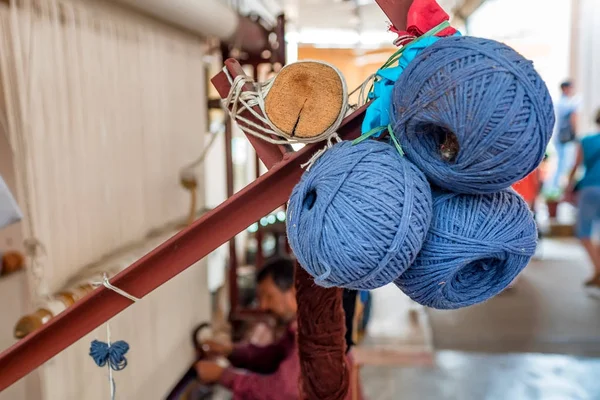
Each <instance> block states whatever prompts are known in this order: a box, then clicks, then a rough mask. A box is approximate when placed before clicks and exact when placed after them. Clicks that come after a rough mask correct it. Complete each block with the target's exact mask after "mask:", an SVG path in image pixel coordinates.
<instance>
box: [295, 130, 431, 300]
mask: <svg viewBox="0 0 600 400" xmlns="http://www.w3.org/2000/svg"><path fill="white" fill-rule="evenodd" d="M431 202H432V200H431V188H430V186H429V183H428V182H427V180H426V178H425V176H424V175H423V174H422V173H421V172H420V171H419V170H418V169H417V168H416V167H415V166H414V165H413V164H411V163H410V162H409V161H408V160H406V158H404V157H401V156H400V155H399V154H398V152H397V150H396V149H395V148H394V147H393V146H391V145H390V144H388V143H382V142H377V141H374V140H366V141H364V142H362V143H359V144H356V145H352V143H351V142H341V143H338V144H336V145H334V146H333V147H332V148H331V149H329V150H327V151H326V152H325V153H324V154H323V155H322V156H321V157H320V158H319V159H318V160H317V162H316V163H315V164H314V165H313V166H312V167H311V168H310V169H309V170H308V171H306V172H305V173H304V175H303V176H302V179H301V180H300V182H299V183H298V185H296V187H295V188H294V190H293V192H292V195H291V197H290V201H289V206H288V214H287V218H288V221H287V234H288V239H289V242H290V246H291V247H292V249H293V250H294V254H295V255H296V257H297V259H298V261H299V262H300V265H302V266H303V267H304V269H306V271H307V272H308V273H309V274H310V275H312V276H313V277H314V278H315V283H316V284H317V285H320V286H323V287H333V286H336V287H344V288H348V289H360V290H370V289H375V288H377V287H380V286H383V285H386V284H388V283H391V282H393V281H394V279H396V278H397V277H398V276H400V274H402V272H404V271H405V270H406V268H408V266H409V265H410V264H411V263H412V262H413V261H414V259H415V257H416V256H417V253H418V252H419V250H420V249H421V246H422V244H423V240H424V238H425V235H426V233H427V229H428V228H429V223H430V221H431Z"/></svg>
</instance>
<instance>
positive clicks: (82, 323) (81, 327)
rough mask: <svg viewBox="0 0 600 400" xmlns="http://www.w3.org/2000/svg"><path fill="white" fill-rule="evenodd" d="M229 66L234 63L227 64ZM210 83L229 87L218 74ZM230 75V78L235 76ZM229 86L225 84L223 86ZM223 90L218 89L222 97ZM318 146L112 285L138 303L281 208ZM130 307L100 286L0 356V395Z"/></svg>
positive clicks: (351, 134) (355, 119) (347, 128)
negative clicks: (132, 297)
mask: <svg viewBox="0 0 600 400" xmlns="http://www.w3.org/2000/svg"><path fill="white" fill-rule="evenodd" d="M229 65H233V66H234V67H235V64H234V63H231V62H230V63H229ZM220 75H221V76H220V77H219V78H218V79H215V80H214V82H223V79H225V82H228V81H227V79H226V78H225V77H224V76H223V73H221V74H220ZM234 76H235V75H234ZM227 85H228V83H227ZM227 87H228V86H225V87H223V85H221V84H220V86H219V88H220V89H221V90H220V91H221V93H223V92H224V91H227V90H228V89H226V88H227ZM363 112H364V107H363V108H362V109H360V110H358V111H356V112H355V113H353V114H352V115H350V116H348V117H347V118H346V119H345V120H344V122H343V125H342V127H340V129H339V134H340V136H341V137H342V138H345V139H352V138H355V137H357V136H358V135H359V134H360V123H361V119H362V118H361V117H362V115H363ZM321 146H322V144H313V145H308V146H306V147H304V148H303V149H302V150H300V151H298V152H294V153H288V154H286V155H285V157H283V160H282V162H280V163H277V164H274V165H271V168H270V170H269V171H268V172H267V173H265V174H264V175H262V176H261V177H260V178H258V179H257V180H256V181H254V182H253V183H251V184H250V185H248V186H247V187H245V188H244V189H242V190H241V191H240V192H238V193H236V194H235V195H233V196H232V197H231V198H229V199H228V200H227V201H225V202H224V203H222V204H221V205H219V206H218V207H217V208H215V209H214V210H212V211H211V212H209V213H208V214H206V215H204V216H203V217H202V218H200V219H198V220H197V221H196V222H195V223H194V224H193V225H191V226H190V227H188V228H186V229H185V230H183V231H181V232H179V233H178V234H177V235H175V236H174V237H173V238H171V239H169V240H167V241H166V242H165V243H163V244H162V245H161V246H159V247H158V248H157V249H155V250H154V251H152V252H150V253H149V254H147V255H146V256H144V257H143V258H142V259H140V260H139V261H137V262H135V263H134V264H133V265H131V266H130V267H128V268H127V269H125V270H124V271H122V272H121V273H119V274H118V275H116V276H115V277H114V278H113V279H112V280H111V282H112V284H113V285H115V286H117V287H119V288H121V289H123V290H124V291H126V292H128V293H131V294H132V295H134V296H136V297H138V298H141V297H144V296H146V295H147V294H148V293H150V292H152V291H153V290H155V289H156V288H157V287H159V286H160V285H162V284H163V283H165V282H167V281H169V280H170V279H172V278H174V277H175V276H177V275H178V274H179V273H181V272H182V271H184V270H185V269H187V268H188V267H190V266H191V265H193V264H195V263H196V262H197V261H198V260H201V259H202V258H204V257H205V256H207V255H208V254H209V253H210V252H212V251H213V250H215V249H216V248H218V247H219V246H220V245H222V244H223V243H225V242H227V241H228V240H229V239H231V238H232V237H233V236H234V235H236V234H237V233H239V232H241V231H242V230H244V229H246V228H247V227H248V226H250V225H251V224H252V223H253V222H255V221H256V220H257V219H259V218H261V217H262V216H264V215H266V214H268V213H269V212H271V211H273V210H274V209H275V208H277V207H279V206H280V205H282V204H284V203H285V202H286V201H287V200H288V198H289V195H290V193H291V191H292V189H293V187H294V185H295V184H296V183H297V182H298V180H299V179H300V177H301V175H302V172H303V170H302V168H301V167H300V165H301V164H303V163H305V162H307V161H308V160H309V159H310V157H311V156H312V155H313V154H314V152H315V151H316V150H317V149H318V148H320V147H321ZM130 305H131V301H129V300H127V299H126V298H124V297H122V296H120V295H119V294H116V293H115V292H113V291H111V290H109V289H106V288H104V287H100V288H98V289H96V290H95V291H94V292H92V293H91V294H89V295H88V296H87V297H86V298H84V299H82V300H81V301H79V302H78V303H76V304H75V305H73V306H72V307H70V308H68V309H67V310H66V311H64V312H63V313H61V314H59V315H58V316H57V317H56V318H53V319H52V320H51V321H50V322H49V323H48V324H47V325H45V326H44V327H43V328H41V329H40V330H38V331H36V332H34V333H32V334H31V335H29V336H27V337H26V338H25V339H23V340H21V341H19V342H18V343H16V344H15V345H14V346H12V347H10V348H9V349H7V350H6V351H4V352H3V353H2V354H1V355H0V391H2V390H4V389H6V388H7V387H8V386H10V385H11V384H13V383H14V382H16V381H17V380H19V379H21V378H22V377H24V376H25V375H27V374H28V373H29V372H31V371H32V370H34V369H35V368H37V367H39V366H40V365H42V364H43V363H44V362H46V361H48V360H49V359H50V358H52V357H54V356H55V355H56V354H58V353H59V352H61V351H62V350H64V349H66V348H67V347H68V346H70V345H71V344H72V343H74V342H75V341H77V340H79V339H81V338H82V337H83V336H85V335H86V334H88V333H89V332H91V331H92V330H94V329H95V328H97V327H98V326H100V325H102V324H103V323H105V322H106V321H108V320H109V319H111V318H112V317H114V316H115V315H117V314H118V313H119V312H121V311H123V310H124V309H125V308H127V307H129V306H130Z"/></svg>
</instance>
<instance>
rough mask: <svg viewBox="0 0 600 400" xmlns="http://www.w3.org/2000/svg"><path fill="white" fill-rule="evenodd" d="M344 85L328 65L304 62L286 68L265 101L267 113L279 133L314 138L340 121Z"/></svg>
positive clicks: (276, 79) (279, 75) (275, 81)
mask: <svg viewBox="0 0 600 400" xmlns="http://www.w3.org/2000/svg"><path fill="white" fill-rule="evenodd" d="M344 85H345V84H344V82H343V81H342V78H341V77H340V76H339V74H338V72H337V71H336V70H335V69H334V68H333V67H331V66H329V65H327V64H322V63H319V62H314V61H301V62H297V63H294V64H290V65H288V66H286V67H285V68H283V69H282V70H281V71H280V72H279V74H277V76H276V77H275V80H274V82H273V86H272V87H271V90H269V93H268V94H267V97H266V99H265V112H266V114H267V117H268V118H269V119H270V120H271V122H272V123H273V125H275V126H276V127H277V128H278V129H279V130H281V131H282V132H285V133H286V134H287V135H288V136H290V137H294V138H299V139H301V138H312V137H315V136H319V135H320V134H322V133H323V132H325V131H326V130H327V129H328V128H329V127H330V126H331V125H333V123H334V122H335V121H336V120H337V118H338V116H339V115H340V112H341V110H342V107H343V104H344Z"/></svg>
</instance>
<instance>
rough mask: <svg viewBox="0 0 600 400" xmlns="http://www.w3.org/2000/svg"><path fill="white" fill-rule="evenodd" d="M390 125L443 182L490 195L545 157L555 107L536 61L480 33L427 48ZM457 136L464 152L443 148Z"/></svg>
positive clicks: (400, 88) (397, 96)
mask: <svg viewBox="0 0 600 400" xmlns="http://www.w3.org/2000/svg"><path fill="white" fill-rule="evenodd" d="M391 117H392V126H393V129H394V132H395V133H396V136H397V137H398V139H399V140H400V143H401V144H402V147H403V149H404V151H405V153H406V156H407V157H408V158H409V159H410V160H411V161H412V162H413V163H415V164H416V165H417V166H418V167H419V168H420V169H421V170H422V171H423V172H424V173H425V175H427V177H428V178H429V179H430V180H431V181H432V182H433V183H435V184H436V185H439V186H440V187H443V188H446V189H449V190H452V191H455V192H460V193H471V194H478V193H491V192H495V191H498V190H501V189H506V188H508V187H509V186H510V185H511V184H513V183H515V182H517V181H518V180H520V179H522V178H524V177H525V176H526V175H528V174H529V173H530V172H532V171H533V170H534V169H535V168H536V167H537V166H538V165H539V163H540V162H541V161H542V159H543V157H544V152H545V151H546V146H547V144H548V141H549V140H550V137H551V135H552V129H553V126H554V111H553V107H552V100H551V98H550V94H549V93H548V89H547V87H546V84H545V83H544V81H543V80H542V79H541V77H540V76H539V75H538V73H537V72H536V71H535V69H534V68H533V64H532V63H531V62H530V61H528V60H526V59H525V58H523V57H522V56H521V55H520V54H518V53H517V52H516V51H514V50H513V49H511V48H510V47H508V46H506V45H504V44H502V43H498V42H495V41H493V40H488V39H480V38H474V37H448V38H442V39H440V40H438V41H437V42H435V43H434V44H432V45H431V46H429V47H428V48H426V49H424V50H423V51H422V52H421V54H419V55H418V56H417V57H416V58H415V59H414V60H413V61H412V62H411V63H410V64H409V65H408V66H407V68H406V69H405V70H404V72H403V73H402V74H401V75H400V78H399V79H398V81H397V82H396V85H395V87H394V95H393V105H392V116H391ZM453 135H455V138H456V140H457V141H458V152H457V154H456V155H455V157H454V158H453V159H449V158H448V157H444V156H442V154H441V151H440V148H441V146H442V143H444V142H445V141H446V139H447V138H448V137H452V136H453Z"/></svg>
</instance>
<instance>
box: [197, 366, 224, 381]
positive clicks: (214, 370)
mask: <svg viewBox="0 0 600 400" xmlns="http://www.w3.org/2000/svg"><path fill="white" fill-rule="evenodd" d="M223 371H225V368H223V367H221V366H220V365H219V364H217V363H216V362H214V361H198V362H197V363H196V373H197V374H198V379H200V380H201V381H202V382H204V383H216V382H218V381H219V379H221V376H222V375H223Z"/></svg>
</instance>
